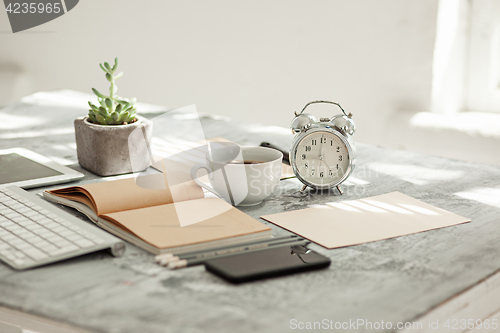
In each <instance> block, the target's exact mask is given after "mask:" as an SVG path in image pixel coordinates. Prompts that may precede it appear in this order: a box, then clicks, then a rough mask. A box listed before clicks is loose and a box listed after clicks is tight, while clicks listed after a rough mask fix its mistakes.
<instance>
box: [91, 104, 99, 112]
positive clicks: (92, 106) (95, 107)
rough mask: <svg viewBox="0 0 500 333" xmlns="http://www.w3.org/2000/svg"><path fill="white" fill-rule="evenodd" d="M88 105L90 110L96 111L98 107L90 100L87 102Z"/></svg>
mask: <svg viewBox="0 0 500 333" xmlns="http://www.w3.org/2000/svg"><path fill="white" fill-rule="evenodd" d="M89 106H90V107H91V108H92V110H94V111H98V110H99V108H98V107H97V106H95V105H94V104H93V103H92V102H89Z"/></svg>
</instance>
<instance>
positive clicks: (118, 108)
mask: <svg viewBox="0 0 500 333" xmlns="http://www.w3.org/2000/svg"><path fill="white" fill-rule="evenodd" d="M99 65H100V66H101V68H102V70H103V71H104V72H105V73H106V79H107V80H108V81H109V82H110V83H111V87H110V88H109V96H106V95H104V94H101V93H100V92H99V91H97V89H95V88H92V91H93V92H94V94H95V95H96V96H97V100H98V101H99V104H100V106H96V105H94V104H93V103H92V102H89V106H90V110H89V119H90V121H91V122H93V123H95V124H100V125H126V124H129V123H131V122H134V121H135V119H136V118H135V111H136V110H135V106H134V103H135V102H136V99H135V98H132V99H130V100H128V99H125V98H121V97H119V96H117V95H116V92H117V90H118V87H117V86H116V84H115V80H116V79H118V78H120V77H122V75H123V72H120V73H118V74H116V75H115V72H116V69H117V67H118V58H115V64H114V66H113V67H111V66H110V65H109V63H107V62H105V63H104V65H102V64H99Z"/></svg>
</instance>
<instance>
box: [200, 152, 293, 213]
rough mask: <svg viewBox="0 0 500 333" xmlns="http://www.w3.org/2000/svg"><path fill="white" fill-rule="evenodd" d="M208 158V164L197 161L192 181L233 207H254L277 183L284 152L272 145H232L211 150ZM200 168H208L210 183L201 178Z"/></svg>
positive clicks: (270, 192) (271, 191)
mask: <svg viewBox="0 0 500 333" xmlns="http://www.w3.org/2000/svg"><path fill="white" fill-rule="evenodd" d="M206 160H207V164H206V165H205V164H196V165H195V166H193V168H192V169H191V177H192V178H193V180H194V181H195V182H196V183H197V184H198V185H200V186H201V187H203V188H206V189H207V190H209V191H210V192H212V193H214V194H215V195H217V196H218V197H220V198H222V199H224V200H226V201H227V202H229V203H230V204H232V205H233V206H252V205H257V204H259V203H261V202H262V200H264V199H265V198H267V197H268V196H270V195H271V194H272V193H273V191H274V189H275V188H276V186H277V185H278V183H279V181H280V177H281V162H282V160H283V154H282V153H281V152H280V151H278V150H275V149H271V148H265V147H239V146H237V145H233V146H230V147H224V148H219V149H214V150H211V151H210V152H208V153H207V155H206ZM200 169H205V170H207V172H208V178H209V179H210V185H208V184H205V183H203V182H201V181H200V180H199V179H198V177H197V173H198V170H200Z"/></svg>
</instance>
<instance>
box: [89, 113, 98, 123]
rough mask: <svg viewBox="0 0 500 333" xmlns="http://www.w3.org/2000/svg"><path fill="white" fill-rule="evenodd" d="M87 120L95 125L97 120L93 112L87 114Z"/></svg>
mask: <svg viewBox="0 0 500 333" xmlns="http://www.w3.org/2000/svg"><path fill="white" fill-rule="evenodd" d="M89 118H90V120H91V121H92V122H93V123H97V119H95V114H94V112H92V111H90V112H89Z"/></svg>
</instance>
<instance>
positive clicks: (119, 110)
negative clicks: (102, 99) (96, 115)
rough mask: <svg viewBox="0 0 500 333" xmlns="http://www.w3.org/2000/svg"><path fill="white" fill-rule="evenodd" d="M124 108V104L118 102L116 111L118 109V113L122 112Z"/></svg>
mask: <svg viewBox="0 0 500 333" xmlns="http://www.w3.org/2000/svg"><path fill="white" fill-rule="evenodd" d="M122 108H123V105H121V104H118V105H117V106H116V109H115V111H116V112H118V113H120V112H122Z"/></svg>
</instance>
